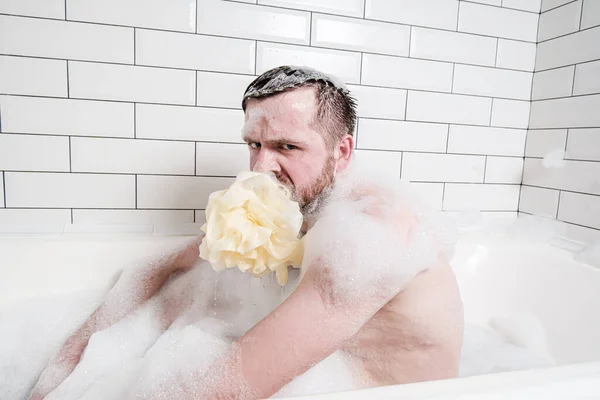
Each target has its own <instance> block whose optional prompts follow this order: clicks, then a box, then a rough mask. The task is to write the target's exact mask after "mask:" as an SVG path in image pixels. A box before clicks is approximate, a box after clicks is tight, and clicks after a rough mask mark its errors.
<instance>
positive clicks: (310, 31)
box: [308, 11, 314, 47]
mask: <svg viewBox="0 0 600 400" xmlns="http://www.w3.org/2000/svg"><path fill="white" fill-rule="evenodd" d="M313 18H314V14H313V13H312V11H311V13H310V15H309V17H308V46H309V47H310V46H312V33H313V30H312V26H313Z"/></svg>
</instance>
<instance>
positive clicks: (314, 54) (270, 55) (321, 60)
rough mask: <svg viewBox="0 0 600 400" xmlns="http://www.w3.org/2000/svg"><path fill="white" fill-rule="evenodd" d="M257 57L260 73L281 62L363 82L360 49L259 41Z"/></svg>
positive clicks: (281, 63) (352, 81) (346, 79)
mask: <svg viewBox="0 0 600 400" xmlns="http://www.w3.org/2000/svg"><path fill="white" fill-rule="evenodd" d="M257 57H258V59H257V64H256V73H257V74H262V73H263V72H265V71H267V70H269V69H271V68H275V67H278V66H280V65H301V66H302V65H306V66H310V67H312V68H315V69H318V70H319V71H322V72H324V73H327V74H330V75H333V76H335V77H337V78H338V79H340V80H342V81H343V82H346V83H359V82H360V54H359V53H352V52H348V51H341V50H326V49H317V48H310V47H305V46H290V45H282V44H275V43H262V42H259V43H258V50H257Z"/></svg>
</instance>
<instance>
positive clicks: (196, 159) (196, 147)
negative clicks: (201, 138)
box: [194, 142, 198, 176]
mask: <svg viewBox="0 0 600 400" xmlns="http://www.w3.org/2000/svg"><path fill="white" fill-rule="evenodd" d="M197 153H198V143H197V142H194V176H197V175H198V158H197V157H198V154H197Z"/></svg>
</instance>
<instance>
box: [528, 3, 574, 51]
mask: <svg viewBox="0 0 600 400" xmlns="http://www.w3.org/2000/svg"><path fill="white" fill-rule="evenodd" d="M580 17H581V0H579V1H576V2H574V3H570V4H567V5H565V6H563V7H559V8H556V9H554V10H550V11H548V12H545V13H543V14H542V15H541V16H540V27H539V30H538V41H540V42H543V41H544V40H549V39H553V38H555V37H557V36H562V35H566V34H569V33H573V32H577V31H578V30H579V19H580Z"/></svg>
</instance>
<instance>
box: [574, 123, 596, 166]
mask: <svg viewBox="0 0 600 400" xmlns="http://www.w3.org/2000/svg"><path fill="white" fill-rule="evenodd" d="M566 157H567V158H573V159H576V160H595V161H600V129H570V130H569V138H568V141H567V154H566Z"/></svg>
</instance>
